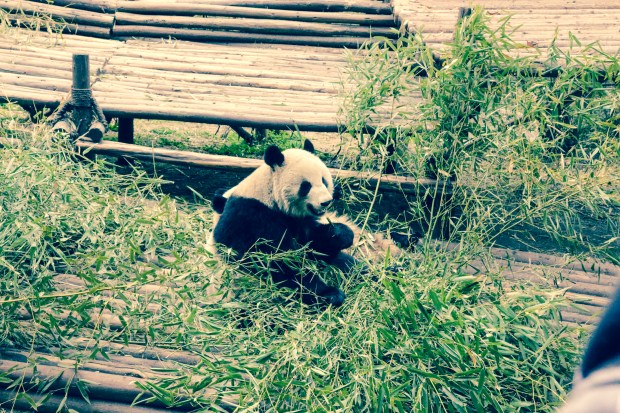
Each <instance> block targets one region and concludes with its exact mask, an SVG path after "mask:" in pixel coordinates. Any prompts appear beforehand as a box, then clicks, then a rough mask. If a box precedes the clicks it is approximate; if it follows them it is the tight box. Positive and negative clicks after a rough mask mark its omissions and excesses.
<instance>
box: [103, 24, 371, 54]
mask: <svg viewBox="0 0 620 413" xmlns="http://www.w3.org/2000/svg"><path fill="white" fill-rule="evenodd" d="M112 37H114V38H120V39H123V38H127V37H158V38H161V37H164V38H167V37H172V38H175V39H178V40H190V41H195V42H242V43H255V42H259V43H266V44H274V43H283V44H292V45H299V46H321V47H348V48H358V47H360V46H361V45H362V44H364V43H365V42H367V41H369V40H370V37H364V36H359V37H350V36H349V37H321V36H288V35H276V34H259V33H236V32H224V31H210V30H192V29H182V28H169V27H153V26H138V25H130V26H120V25H119V26H114V28H113V29H112Z"/></svg>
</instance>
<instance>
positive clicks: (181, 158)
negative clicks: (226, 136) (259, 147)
mask: <svg viewBox="0 0 620 413" xmlns="http://www.w3.org/2000/svg"><path fill="white" fill-rule="evenodd" d="M77 145H78V148H79V149H80V150H82V151H84V150H89V151H90V152H91V153H95V154H101V155H108V156H124V157H133V158H136V159H140V160H143V161H147V162H153V161H156V162H167V163H173V164H177V165H185V166H196V167H201V168H209V169H216V170H224V171H231V172H241V173H245V174H250V173H251V172H252V171H254V169H256V168H257V167H259V166H260V165H262V164H263V161H262V160H259V159H247V158H236V157H232V156H222V155H209V154H201V153H194V152H188V151H179V150H172V149H162V148H149V147H145V146H139V145H128V144H123V143H118V142H109V141H105V140H104V141H101V142H100V143H98V144H94V143H91V142H86V141H79V142H77ZM330 171H331V173H332V175H334V176H335V177H336V178H339V179H355V180H362V181H365V182H367V183H368V185H370V186H372V187H374V186H375V185H376V184H377V182H378V181H380V188H381V190H382V191H387V192H399V193H400V192H401V191H402V192H404V193H412V194H418V193H420V191H423V190H424V189H423V188H429V187H430V188H434V187H436V186H437V185H440V186H442V187H443V186H444V185H447V184H446V183H443V182H438V181H435V180H433V179H413V178H407V177H402V176H394V175H390V176H386V175H383V176H380V174H379V173H370V172H357V171H348V170H342V169H330ZM448 190H449V185H448ZM444 192H445V191H444Z"/></svg>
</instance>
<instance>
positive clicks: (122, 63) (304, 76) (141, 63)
mask: <svg viewBox="0 0 620 413" xmlns="http://www.w3.org/2000/svg"><path fill="white" fill-rule="evenodd" d="M218 63H219V64H218ZM233 63H234V62H230V61H226V60H220V61H219V62H218V60H217V59H214V61H212V62H211V63H202V62H198V63H194V62H176V61H165V60H159V61H158V60H151V59H141V58H133V57H120V56H115V57H112V58H111V59H110V60H109V61H108V63H107V65H106V66H105V69H104V70H105V72H106V73H111V72H113V71H112V70H111V68H112V67H126V68H132V69H138V68H140V69H149V70H150V72H149V73H152V74H153V75H155V76H156V75H157V72H169V73H178V74H183V73H188V74H195V75H199V74H206V75H221V76H246V77H251V78H262V79H282V80H285V79H289V80H301V81H305V82H318V83H328V84H329V83H332V84H333V83H339V82H340V75H339V72H338V71H337V70H329V68H323V67H321V66H320V65H317V64H314V63H310V64H306V65H303V64H302V63H301V62H300V63H299V64H297V65H296V66H293V67H294V68H295V69H297V70H291V71H286V68H285V67H283V66H280V65H272V66H271V67H270V66H269V65H267V64H259V65H256V64H253V63H252V62H247V63H246V64H242V63H243V62H239V63H240V64H239V65H233ZM313 69H314V70H313ZM319 69H320V70H321V72H320V73H317V71H318V70H319ZM325 69H327V70H325ZM343 69H344V68H343ZM325 72H327V73H325ZM329 72H332V73H329Z"/></svg>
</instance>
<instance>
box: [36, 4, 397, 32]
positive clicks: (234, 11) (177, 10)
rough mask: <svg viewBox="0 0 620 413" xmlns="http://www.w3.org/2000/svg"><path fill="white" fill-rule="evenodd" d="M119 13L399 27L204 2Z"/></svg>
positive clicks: (383, 18)
mask: <svg viewBox="0 0 620 413" xmlns="http://www.w3.org/2000/svg"><path fill="white" fill-rule="evenodd" d="M40 1H43V0H40ZM118 11H119V12H128V13H137V14H146V15H174V16H196V15H207V16H222V17H249V18H254V19H269V20H291V21H302V22H315V23H345V24H359V25H365V26H376V27H387V26H392V27H394V26H395V22H394V18H393V16H391V15H369V14H361V13H351V12H337V13H328V12H318V13H317V12H308V11H296V10H282V9H257V8H251V7H239V6H228V5H209V4H200V3H176V2H173V3H161V2H157V1H149V0H137V1H121V2H119V3H118Z"/></svg>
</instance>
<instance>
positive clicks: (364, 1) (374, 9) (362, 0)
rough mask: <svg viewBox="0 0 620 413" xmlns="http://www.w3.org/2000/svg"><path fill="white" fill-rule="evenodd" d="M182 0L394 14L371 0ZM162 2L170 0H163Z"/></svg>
mask: <svg viewBox="0 0 620 413" xmlns="http://www.w3.org/2000/svg"><path fill="white" fill-rule="evenodd" d="M181 2H182V3H191V4H209V5H222V6H241V7H254V8H266V9H279V10H303V11H318V12H355V13H368V14H392V8H391V7H390V5H389V4H387V3H384V2H381V1H371V0H182V1H181ZM161 3H170V1H169V0H162V1H161Z"/></svg>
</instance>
